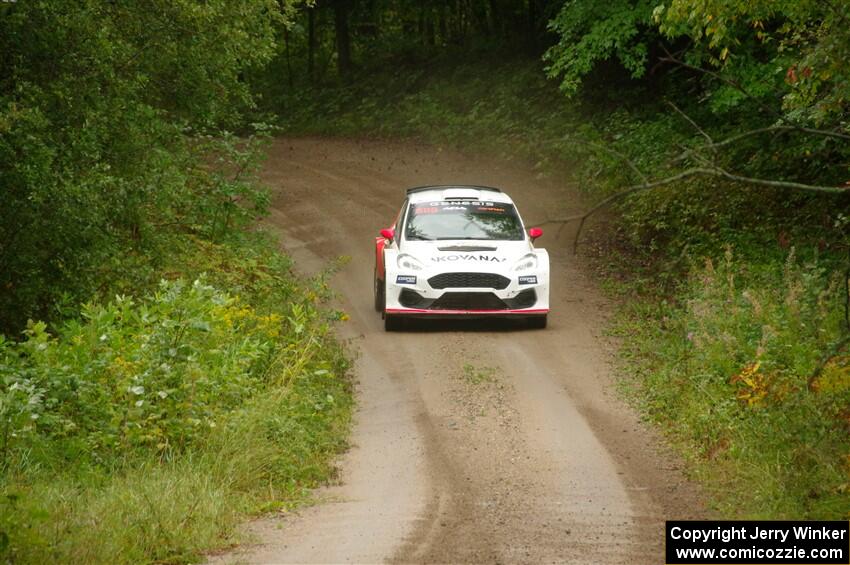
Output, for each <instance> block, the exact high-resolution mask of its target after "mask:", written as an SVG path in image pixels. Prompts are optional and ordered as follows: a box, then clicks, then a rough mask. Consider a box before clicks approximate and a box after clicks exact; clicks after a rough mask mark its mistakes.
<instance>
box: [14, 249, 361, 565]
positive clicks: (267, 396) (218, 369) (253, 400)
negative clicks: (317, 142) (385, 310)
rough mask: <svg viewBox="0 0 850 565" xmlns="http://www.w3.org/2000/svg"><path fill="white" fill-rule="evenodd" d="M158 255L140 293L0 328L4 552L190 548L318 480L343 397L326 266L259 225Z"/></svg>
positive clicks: (207, 543) (133, 552) (156, 556)
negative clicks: (165, 260) (290, 250)
mask: <svg viewBox="0 0 850 565" xmlns="http://www.w3.org/2000/svg"><path fill="white" fill-rule="evenodd" d="M169 260H170V263H169V264H167V265H164V272H165V273H167V274H168V276H169V279H168V280H161V281H160V283H159V286H158V288H157V289H156V290H155V291H151V292H149V293H146V294H144V293H140V294H141V296H140V297H139V298H131V297H129V296H118V297H116V298H115V299H113V300H111V301H109V302H105V303H91V304H88V305H85V306H84V307H83V308H82V316H81V318H79V319H70V320H68V321H66V322H64V323H63V324H60V325H58V326H57V329H56V330H55V331H49V330H48V328H47V326H46V325H45V324H44V323H41V322H33V323H30V325H29V327H28V329H27V330H26V335H25V339H24V340H22V341H20V342H13V341H9V340H6V339H2V340H0V426H2V428H0V433H2V436H0V441H2V443H1V444H0V448H2V467H0V471H2V472H0V555H2V556H3V557H5V558H7V559H12V560H15V561H20V562H33V563H36V562H44V561H52V560H61V561H75V560H79V561H83V562H93V561H94V562H128V563H129V562H134V563H135V562H149V561H157V562H160V561H168V562H175V561H179V562H183V561H187V560H195V559H197V557H198V555H199V553H200V552H201V551H203V550H205V549H210V548H214V547H219V546H221V545H222V544H226V543H232V541H233V540H234V539H235V537H234V535H235V534H234V531H235V528H236V527H237V526H238V524H239V522H240V521H241V520H242V519H243V518H244V516H245V514H246V513H254V512H257V511H261V510H264V509H270V508H278V507H287V506H289V505H292V504H296V503H298V502H299V501H301V500H303V499H304V498H305V497H306V496H307V491H306V489H307V488H309V487H312V486H315V485H317V484H318V483H319V482H321V481H325V480H327V479H328V478H330V477H332V475H333V467H332V461H333V457H334V455H335V454H336V453H338V452H339V450H341V449H342V448H344V446H345V435H346V430H347V426H348V421H349V415H350V409H351V401H352V400H351V392H350V390H349V385H348V382H347V380H346V378H345V374H346V371H347V367H348V362H347V361H346V358H345V355H344V352H343V350H342V349H341V347H340V346H339V345H338V344H337V343H336V342H335V340H334V338H333V334H332V333H331V329H330V322H331V321H332V320H335V319H339V318H340V315H339V314H338V313H335V312H329V311H325V310H324V309H323V308H322V307H320V305H319V303H320V301H321V300H323V298H325V297H327V296H328V287H327V284H326V282H325V281H324V277H319V278H317V279H315V280H308V281H300V280H297V279H295V278H294V277H293V275H292V274H291V273H290V271H289V268H290V262H289V260H288V259H287V258H286V257H284V256H282V255H280V254H279V253H278V252H277V251H276V249H275V245H274V243H273V240H271V239H270V238H268V237H266V236H264V235H263V234H261V233H245V234H243V235H241V236H240V235H231V236H230V238H229V240H228V241H227V243H226V244H225V243H212V242H209V241H207V240H203V239H193V238H188V239H186V240H184V241H182V245H179V246H177V247H175V248H174V249H172V250H171V254H170V255H169ZM202 273H208V274H206V275H203V274H202ZM193 279H194V282H192V283H189V282H188V281H189V280H193ZM222 289H227V290H222ZM177 532H179V535H177Z"/></svg>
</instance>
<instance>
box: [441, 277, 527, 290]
mask: <svg viewBox="0 0 850 565" xmlns="http://www.w3.org/2000/svg"><path fill="white" fill-rule="evenodd" d="M510 282H511V279H509V278H507V277H503V276H502V275H497V274H495V273H441V274H439V275H435V276H433V277H431V278H430V279H428V284H430V285H431V288H436V289H444V288H495V289H497V290H502V289H505V288H507V286H508V285H509V284H510Z"/></svg>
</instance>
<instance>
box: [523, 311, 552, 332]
mask: <svg viewBox="0 0 850 565" xmlns="http://www.w3.org/2000/svg"><path fill="white" fill-rule="evenodd" d="M548 318H549V316H548V315H546V314H543V315H542V316H534V317H531V318H528V320H527V322H528V327H529V328H531V329H533V330H543V329H546V322H547V321H548Z"/></svg>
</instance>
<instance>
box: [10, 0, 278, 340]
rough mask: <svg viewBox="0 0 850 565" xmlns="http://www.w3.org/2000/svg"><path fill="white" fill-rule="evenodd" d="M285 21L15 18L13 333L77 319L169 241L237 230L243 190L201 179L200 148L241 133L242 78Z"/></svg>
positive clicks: (52, 8)
mask: <svg viewBox="0 0 850 565" xmlns="http://www.w3.org/2000/svg"><path fill="white" fill-rule="evenodd" d="M278 13H279V12H278V9H277V3H276V2H273V1H271V0H245V1H240V2H227V1H223V0H219V1H214V2H182V3H174V2H154V3H153V4H144V5H142V4H138V3H132V2H106V3H104V2H93V1H88V2H83V3H79V2H64V1H59V2H4V3H2V4H0V178H2V184H3V206H2V207H0V331H2V332H5V333H12V334H16V333H17V332H18V331H19V330H20V329H22V328H23V326H24V324H25V322H26V320H27V319H28V318H39V319H45V320H52V319H59V318H61V317H62V316H63V315H65V314H68V313H72V312H70V311H69V310H73V306H74V305H75V304H77V303H79V302H81V301H85V300H88V299H90V298H91V297H92V296H93V295H94V294H95V293H96V292H97V291H98V290H101V287H102V284H103V282H104V280H107V281H108V280H109V275H108V274H105V273H104V272H103V271H102V270H101V269H102V267H104V266H108V267H112V268H113V269H114V270H115V271H123V270H124V267H123V266H121V265H120V263H121V262H122V261H121V257H123V256H127V255H132V256H134V257H139V256H143V257H145V258H146V261H152V262H156V261H158V260H159V259H160V258H161V257H162V255H163V254H162V253H160V250H161V249H162V248H163V247H166V248H167V247H168V244H167V243H165V242H163V241H162V240H163V237H162V236H164V235H167V234H170V233H174V232H177V231H181V229H192V228H194V227H195V226H197V225H201V226H202V229H207V228H209V229H211V230H212V231H220V230H221V229H223V226H224V224H226V223H227V222H228V221H230V216H229V215H228V214H231V212H232V206H231V203H232V202H233V201H234V200H235V199H237V198H239V197H240V193H239V189H238V188H236V189H234V185H233V184H230V183H222V182H219V181H218V180H216V179H213V178H206V179H202V178H199V177H198V176H193V175H192V174H191V173H192V171H191V169H192V168H193V167H199V165H198V163H204V162H205V159H206V157H205V155H204V152H203V151H202V149H209V147H208V145H210V143H208V142H205V141H202V142H201V143H194V142H187V137H186V134H190V135H197V134H198V132H206V131H211V132H218V130H219V129H220V128H222V127H225V126H228V125H230V126H235V125H238V124H239V120H240V115H241V114H242V113H243V112H244V110H245V109H247V108H249V107H250V106H251V104H252V102H251V96H250V92H249V90H248V86H247V84H246V83H245V81H244V80H242V79H241V78H240V75H241V74H242V73H243V72H244V71H245V70H246V69H249V68H250V67H252V66H256V65H259V64H261V63H262V62H264V61H266V60H267V59H268V58H269V57H270V56H271V54H272V51H273V47H274V33H273V32H274V30H273V28H274V25H276V24H277V23H278V22H279V20H280V18H279V16H278ZM214 151H218V150H217V149H216V150H214ZM236 186H237V187H238V186H239V185H238V183H237V185H236ZM189 208H192V209H193V210H192V211H193V212H195V214H194V217H193V218H192V219H191V222H190V223H189V225H188V226H186V225H185V224H184V223H183V220H189V218H187V217H186V215H187V213H188V212H189V210H188V209H189ZM222 208H224V209H222ZM210 224H214V225H212V226H211V225H210ZM57 308H58V311H57Z"/></svg>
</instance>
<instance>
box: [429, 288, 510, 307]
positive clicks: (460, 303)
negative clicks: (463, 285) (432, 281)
mask: <svg viewBox="0 0 850 565" xmlns="http://www.w3.org/2000/svg"><path fill="white" fill-rule="evenodd" d="M430 308H431V310H507V309H508V305H507V304H505V303H504V301H502V300H501V299H500V298H499V297H498V296H496V295H495V294H493V293H492V292H446V293H445V294H443V295H442V296H441V297H440V298H438V299H437V300H435V301H434V302H433V304H431V307H430Z"/></svg>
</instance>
